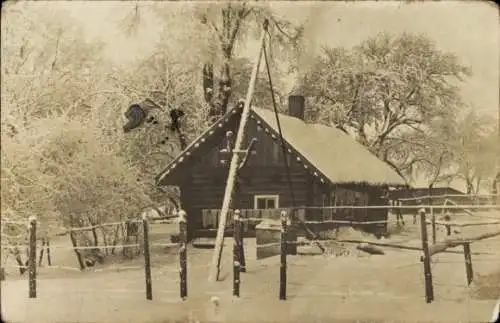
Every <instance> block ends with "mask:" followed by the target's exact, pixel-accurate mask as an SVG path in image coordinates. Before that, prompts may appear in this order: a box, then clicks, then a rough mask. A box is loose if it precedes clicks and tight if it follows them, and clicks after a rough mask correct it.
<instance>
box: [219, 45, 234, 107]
mask: <svg viewBox="0 0 500 323" xmlns="http://www.w3.org/2000/svg"><path fill="white" fill-rule="evenodd" d="M230 60H231V54H230V53H225V54H224V62H223V63H222V68H221V76H220V81H219V93H218V94H219V98H218V100H217V101H218V103H219V104H220V108H219V113H220V115H221V116H222V115H224V113H226V111H227V106H228V104H229V98H230V97H231V93H232V89H231V85H232V80H231V71H230V67H229V62H230Z"/></svg>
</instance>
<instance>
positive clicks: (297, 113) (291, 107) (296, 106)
mask: <svg viewBox="0 0 500 323" xmlns="http://www.w3.org/2000/svg"><path fill="white" fill-rule="evenodd" d="M304 110H305V98H304V96H302V95H290V96H289V97H288V114H289V115H290V116H291V117H295V118H299V119H300V120H304Z"/></svg>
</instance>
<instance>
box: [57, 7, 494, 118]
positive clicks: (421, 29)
mask: <svg viewBox="0 0 500 323" xmlns="http://www.w3.org/2000/svg"><path fill="white" fill-rule="evenodd" d="M140 4H141V5H142V6H145V7H147V6H148V5H149V3H148V2H146V1H140ZM50 5H51V6H52V5H53V6H56V5H57V6H61V7H64V8H65V9H67V10H68V11H69V12H70V14H71V15H72V16H73V17H74V18H75V19H76V20H78V21H80V22H81V23H83V24H84V26H85V31H86V33H87V36H88V37H89V39H98V40H101V41H104V42H105V43H106V56H107V57H108V58H109V59H110V60H112V61H114V62H116V63H119V64H127V63H128V62H131V61H133V60H134V59H136V58H138V57H143V56H146V55H148V53H150V52H151V51H152V50H153V48H154V46H155V44H156V42H157V41H158V40H159V37H160V33H161V30H162V29H161V28H159V27H158V26H159V21H157V20H155V18H154V17H152V16H148V17H147V19H143V21H145V23H143V25H142V27H141V30H140V31H139V34H138V35H137V36H136V37H134V38H127V37H126V36H125V35H124V33H123V30H120V29H119V28H118V26H117V22H118V21H119V20H120V19H122V18H123V17H124V16H125V15H126V14H127V12H130V11H131V10H132V9H133V7H134V5H135V2H131V1H98V2H97V1H71V2H69V1H66V2H63V1H60V2H55V1H54V2H51V4H50ZM164 5H165V7H166V8H170V7H171V8H172V10H175V8H176V7H179V6H185V5H187V3H186V2H170V3H164ZM271 6H272V7H273V8H274V9H276V10H277V12H279V14H280V15H281V16H282V17H283V18H286V19H288V20H290V21H292V22H295V23H302V24H304V27H305V35H304V37H306V39H307V52H308V54H309V55H314V54H317V53H319V51H320V49H321V47H322V46H323V45H328V46H332V47H336V46H342V47H352V46H354V45H357V44H359V43H360V42H361V41H363V40H365V39H367V38H369V37H372V36H376V35H377V34H378V33H380V32H389V33H393V34H398V33H401V32H410V33H417V34H424V35H426V36H427V37H429V38H430V39H432V40H434V41H435V42H436V44H437V46H438V48H440V49H441V50H442V51H445V52H453V53H455V54H456V55H457V56H458V57H459V59H460V60H461V62H462V63H463V64H465V65H468V66H470V67H471V69H472V72H473V76H472V77H470V78H469V79H467V80H466V82H464V83H463V84H462V85H461V93H462V95H463V98H464V100H465V102H466V103H469V104H470V105H471V106H472V107H473V108H474V109H476V110H477V111H479V112H481V113H484V114H488V115H491V116H492V117H493V118H495V119H498V117H499V115H500V114H499V88H500V83H499V80H500V66H499V57H500V46H499V45H500V43H499V42H500V29H499V10H498V9H499V8H498V7H497V6H495V5H494V3H493V2H487V1H418V2H406V1H377V2H372V1H348V2H341V1H332V2H329V1H318V2H308V1H295V2H284V1H282V2H272V3H271ZM254 47H255V43H253V45H252V42H250V43H249V45H248V46H247V49H246V51H247V54H248V56H249V57H253V56H255V54H254V53H255V52H256V49H255V48H254Z"/></svg>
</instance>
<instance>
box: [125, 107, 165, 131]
mask: <svg viewBox="0 0 500 323" xmlns="http://www.w3.org/2000/svg"><path fill="white" fill-rule="evenodd" d="M146 115H147V113H146V111H145V110H144V109H143V108H141V106H140V105H138V104H132V105H131V106H130V107H129V108H128V110H127V112H125V117H127V119H128V122H127V124H126V125H125V126H123V131H124V132H125V133H127V132H130V131H131V130H133V129H135V128H137V127H139V126H140V125H141V124H142V123H143V122H144V120H145V119H146ZM152 122H153V123H155V122H156V123H158V122H157V121H156V120H155V121H152Z"/></svg>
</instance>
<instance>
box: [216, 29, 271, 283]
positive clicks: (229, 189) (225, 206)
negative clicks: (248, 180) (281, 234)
mask: <svg viewBox="0 0 500 323" xmlns="http://www.w3.org/2000/svg"><path fill="white" fill-rule="evenodd" d="M268 24H269V22H268V20H267V19H266V20H265V22H264V30H263V31H262V36H261V38H260V45H259V53H258V57H257V61H256V62H255V65H254V67H253V71H252V76H251V78H250V85H249V87H248V92H247V96H246V99H245V104H244V107H243V111H242V112H241V121H240V125H239V128H238V133H237V135H236V142H235V144H234V150H233V156H232V158H231V164H230V166H229V175H228V178H227V183H226V189H225V191H224V200H223V201H222V208H221V213H220V219H219V227H218V229H217V237H216V240H215V249H214V254H213V258H212V263H211V266H210V274H209V278H208V280H209V281H211V282H215V281H217V280H218V279H219V273H220V260H221V256H222V248H223V246H224V230H225V228H226V222H227V214H228V211H229V205H230V203H231V197H232V193H233V188H234V183H235V178H236V172H237V171H238V167H239V160H240V150H241V146H242V144H243V139H244V134H245V128H246V124H247V121H248V117H249V115H250V105H251V103H252V96H253V92H254V89H255V82H256V80H257V73H258V71H259V67H260V61H261V58H262V52H263V48H264V40H265V37H266V33H267V27H268Z"/></svg>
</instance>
